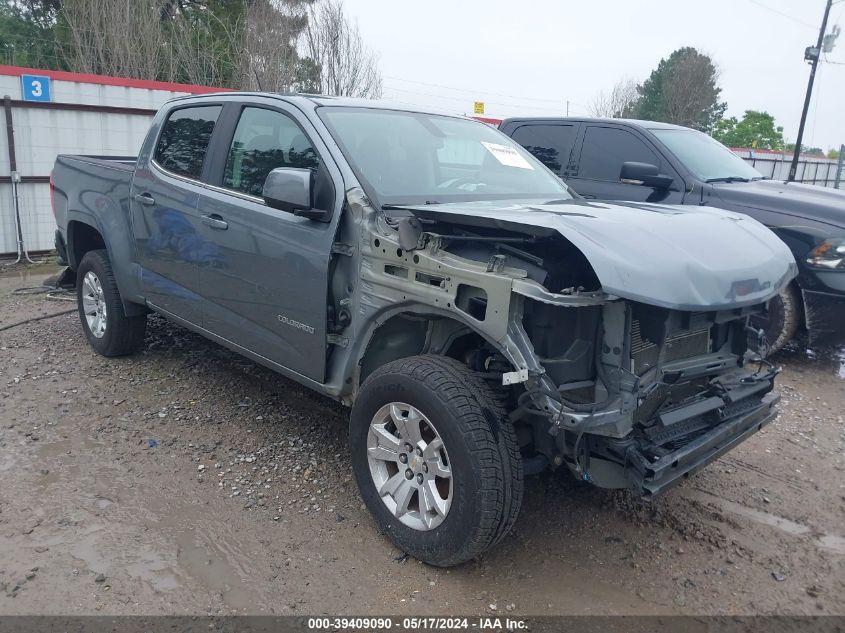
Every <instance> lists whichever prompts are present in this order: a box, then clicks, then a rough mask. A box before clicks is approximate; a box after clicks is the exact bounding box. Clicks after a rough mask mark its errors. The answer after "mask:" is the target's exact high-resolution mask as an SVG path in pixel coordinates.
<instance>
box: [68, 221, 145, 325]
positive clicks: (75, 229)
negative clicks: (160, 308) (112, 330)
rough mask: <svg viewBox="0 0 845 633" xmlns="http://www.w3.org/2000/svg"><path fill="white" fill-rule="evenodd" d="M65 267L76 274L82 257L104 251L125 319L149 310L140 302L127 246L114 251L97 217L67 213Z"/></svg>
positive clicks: (110, 239) (114, 248)
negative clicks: (95, 251) (111, 269)
mask: <svg viewBox="0 0 845 633" xmlns="http://www.w3.org/2000/svg"><path fill="white" fill-rule="evenodd" d="M66 240H67V257H68V266H69V267H70V268H71V270H74V271H76V270H77V269H78V268H79V263H80V262H81V261H82V258H83V257H85V254H86V253H88V252H90V251H93V250H98V249H104V250H105V251H106V254H107V255H108V258H109V261H110V262H111V263H112V266H113V269H114V275H115V280H116V282H117V287H118V291H119V292H120V296H121V301H122V303H123V309H124V311H125V312H126V315H127V316H137V315H141V314H147V313H148V312H149V310H148V309H147V307H146V305H144V304H143V303H141V301H143V299H141V297H140V290H139V284H138V281H137V278H136V277H135V276H133V270H134V268H135V267H134V264H132V262H131V257H130V250H129V249H130V247H129V246H128V245H127V244H123V243H122V242H123V241H125V240H123V238H120V241H121V247H120V248H116V247H115V244H113V241H114V240H113V239H112V238H111V236H110V233H109V231H107V230H105V228H104V227H103V226H102V225H101V223H100V221H99V218H97V217H95V216H92V215H90V214H88V213H84V212H80V211H68V222H67V228H66Z"/></svg>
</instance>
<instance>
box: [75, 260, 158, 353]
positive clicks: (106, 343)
mask: <svg viewBox="0 0 845 633" xmlns="http://www.w3.org/2000/svg"><path fill="white" fill-rule="evenodd" d="M76 300H77V305H78V307H79V320H80V321H81V322H82V329H83V330H84V331H85V336H86V338H87V339H88V342H89V343H90V344H91V347H93V348H94V350H95V351H96V352H98V353H100V354H102V355H103V356H123V355H125V354H131V353H132V352H134V351H135V350H136V349H138V348H139V347H140V346H141V344H142V343H143V342H144V333H145V332H146V330H147V316H146V315H141V316H131V317H130V316H126V312H125V311H124V309H123V301H122V300H121V298H120V292H119V291H118V289H117V282H116V281H115V278H114V273H113V272H112V267H111V262H109V257H108V254H107V253H106V251H105V250H96V251H88V252H87V253H85V256H84V257H83V258H82V261H81V262H79V269H78V270H77V271H76Z"/></svg>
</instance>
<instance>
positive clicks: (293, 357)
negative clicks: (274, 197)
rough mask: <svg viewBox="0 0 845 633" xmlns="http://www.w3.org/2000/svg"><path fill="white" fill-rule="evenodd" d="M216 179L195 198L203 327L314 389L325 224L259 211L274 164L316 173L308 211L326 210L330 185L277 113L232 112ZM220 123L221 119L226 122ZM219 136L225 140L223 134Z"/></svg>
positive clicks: (322, 342) (319, 364) (324, 282)
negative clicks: (212, 253) (210, 255)
mask: <svg viewBox="0 0 845 633" xmlns="http://www.w3.org/2000/svg"><path fill="white" fill-rule="evenodd" d="M230 107H231V108H237V109H238V110H239V112H237V113H234V116H233V117H232V120H233V121H234V120H237V124H236V125H235V126H234V131H233V133H232V134H231V135H230V136H231V140H230V142H229V143H228V152H227V153H226V156H225V161H223V160H222V156H221V160H220V161H219V163H220V165H219V171H220V173H218V174H215V175H212V176H211V179H210V181H209V184H212V185H213V186H214V187H215V188H214V189H213V190H212V189H207V190H206V191H205V192H204V193H203V194H201V195H200V199H199V207H198V209H199V215H200V221H201V222H202V223H203V226H202V230H201V233H202V235H203V236H204V238H205V239H206V240H208V241H209V242H211V243H213V244H214V246H215V249H216V250H217V253H218V255H219V256H218V257H216V258H215V259H214V261H213V262H209V263H207V264H204V265H202V266H201V272H200V276H201V279H200V285H201V288H202V295H203V299H204V305H203V324H204V327H205V329H207V330H209V331H211V332H213V333H214V334H217V335H218V336H221V337H223V338H225V339H227V340H229V341H231V342H233V343H235V344H237V345H239V346H241V347H243V348H246V349H247V350H250V351H251V352H253V353H255V354H258V355H260V356H263V357H264V358H267V359H269V360H271V361H273V362H275V363H278V364H280V365H282V366H284V367H287V368H288V369H291V370H293V371H295V372H297V373H299V374H301V375H303V376H306V377H308V378H311V379H313V380H316V381H319V382H323V380H324V378H325V376H324V372H325V365H326V314H327V299H328V276H329V260H330V257H331V247H332V242H333V238H334V235H333V234H334V226H335V225H334V224H333V223H327V222H320V221H317V220H309V219H307V218H302V217H298V216H295V215H293V214H290V213H285V212H283V211H278V210H275V209H272V208H270V207H268V206H267V205H266V204H264V201H263V199H262V197H261V192H262V189H263V186H264V180H265V179H266V177H267V174H268V173H270V171H271V170H272V169H275V168H276V167H300V168H309V169H312V170H314V171H315V172H316V174H317V175H316V176H315V179H314V181H315V183H316V184H315V200H316V202H315V207H319V208H323V209H326V210H331V209H333V208H335V205H336V204H337V200H336V198H335V191H334V187H333V186H332V185H331V178H329V177H328V175H327V174H326V172H325V170H326V166H325V164H324V163H323V161H322V159H321V158H320V155H319V154H318V152H317V150H316V149H315V148H314V145H313V144H312V142H311V140H310V139H309V136H308V135H307V134H306V132H305V130H304V129H303V127H302V126H301V125H300V124H299V123H297V121H296V120H295V119H294V118H293V116H292V115H291V114H289V113H287V112H285V111H284V110H283V109H280V108H279V107H270V106H268V107H260V106H259V105H255V106H250V105H247V106H241V105H240V104H238V105H235V104H233V105H232V106H230ZM228 118H229V116H228V114H227V119H228ZM227 136H228V135H227Z"/></svg>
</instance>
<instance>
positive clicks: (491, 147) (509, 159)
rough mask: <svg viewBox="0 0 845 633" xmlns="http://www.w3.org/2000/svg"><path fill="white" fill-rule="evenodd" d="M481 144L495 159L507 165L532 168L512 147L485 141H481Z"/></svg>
mask: <svg viewBox="0 0 845 633" xmlns="http://www.w3.org/2000/svg"><path fill="white" fill-rule="evenodd" d="M481 144H482V145H483V146H484V147H485V148H486V149H487V151H488V152H490V153H491V154H493V156H495V157H496V160H497V161H499V162H500V163H502V165H505V166H507V167H519V168H520V169H534V168H533V167H532V166H531V163H529V162H528V161H527V160H525V157H524V156H523V155H522V154H520V153H519V152H517V151H516V150H515V149H514V148H513V147H508V146H507V145H499V144H498V143H487V142H485V141H481Z"/></svg>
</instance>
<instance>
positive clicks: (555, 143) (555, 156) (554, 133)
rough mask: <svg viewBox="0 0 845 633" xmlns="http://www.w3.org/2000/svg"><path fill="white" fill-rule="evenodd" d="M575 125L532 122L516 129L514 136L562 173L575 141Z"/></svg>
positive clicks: (542, 161)
mask: <svg viewBox="0 0 845 633" xmlns="http://www.w3.org/2000/svg"><path fill="white" fill-rule="evenodd" d="M575 131H576V128H575V126H574V125H549V124H539V123H535V124H531V125H521V126H519V127H518V128H516V130H514V132H513V134H512V137H513V140H515V141H516V142H517V143H519V144H520V145H522V146H523V147H524V148H525V149H527V150H528V151H529V152H531V153H532V154H534V156H535V157H536V158H537V160H539V161H540V162H541V163H543V164H544V165H545V166H546V167H548V168H549V169H551V170H552V171H553V172H555V173H556V174H558V175H560V172H561V170H562V169H563V168H564V167H566V164H567V163H568V162H569V154H570V152H571V151H572V144H573V143H574V142H575Z"/></svg>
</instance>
